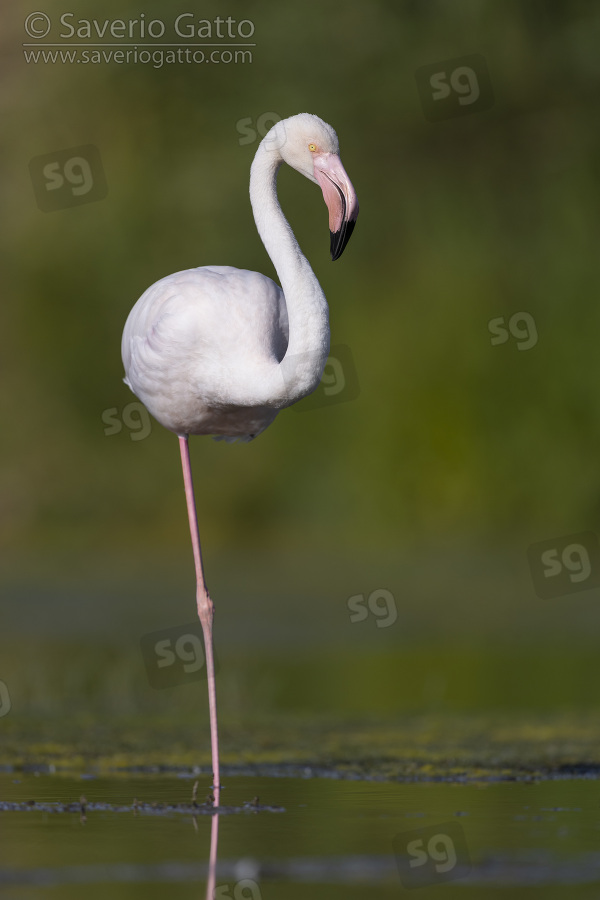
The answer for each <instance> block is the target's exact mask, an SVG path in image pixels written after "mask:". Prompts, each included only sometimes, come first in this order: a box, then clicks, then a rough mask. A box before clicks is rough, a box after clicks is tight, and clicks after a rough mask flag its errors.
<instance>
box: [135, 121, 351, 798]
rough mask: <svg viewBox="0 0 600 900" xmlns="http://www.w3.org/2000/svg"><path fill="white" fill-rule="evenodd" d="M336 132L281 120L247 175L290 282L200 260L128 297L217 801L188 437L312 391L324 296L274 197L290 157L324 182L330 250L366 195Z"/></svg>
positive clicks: (323, 353) (240, 431)
mask: <svg viewBox="0 0 600 900" xmlns="http://www.w3.org/2000/svg"><path fill="white" fill-rule="evenodd" d="M338 152H339V147H338V141H337V136H336V134H335V132H334V130H333V129H332V128H331V126H330V125H327V124H326V123H325V122H323V121H322V120H321V119H319V118H318V117H317V116H313V115H310V114H308V113H301V114H300V115H298V116H292V117H291V118H289V119H284V120H283V121H281V122H278V123H277V125H275V126H274V127H273V128H272V129H271V131H270V132H269V133H268V134H267V136H266V137H265V138H264V140H263V141H262V142H261V144H260V146H259V148H258V150H257V153H256V156H255V158H254V162H253V164H252V170H251V177H250V199H251V203H252V208H253V212H254V218H255V221H256V226H257V229H258V232H259V234H260V237H261V238H262V241H263V243H264V245H265V247H266V249H267V252H268V253H269V255H270V257H271V259H272V261H273V264H274V265H275V268H276V270H277V274H278V276H279V278H280V281H281V285H282V288H283V290H282V288H280V287H278V286H277V285H276V284H275V282H274V281H272V280H271V279H270V278H267V277H266V276H265V275H261V274H259V273H257V272H250V271H247V270H244V269H234V268H231V267H229V266H204V267H202V268H198V269H188V270H186V271H183V272H177V273H175V274H174V275H169V276H167V277H166V278H163V279H161V280H160V281H157V282H156V284H153V285H152V287H150V288H148V290H147V291H146V292H145V293H144V294H143V295H142V296H141V297H140V299H139V300H138V302H137V303H136V305H135V306H134V308H133V309H132V311H131V313H130V315H129V318H128V320H127V323H126V325H125V330H124V332H123V342H122V355H123V363H124V366H125V372H126V378H125V381H126V383H127V384H128V385H129V387H130V388H131V389H132V391H133V392H134V393H135V394H136V395H137V396H138V397H139V398H140V400H141V401H142V402H143V403H144V404H145V405H146V407H147V408H148V409H149V410H150V412H151V413H152V415H153V416H154V417H155V418H156V419H157V420H158V421H159V422H160V423H161V424H162V425H164V426H165V428H168V429H170V430H171V431H173V432H175V434H177V435H178V436H179V439H180V447H181V454H182V463H183V474H184V482H185V488H186V498H187V502H188V513H189V518H190V527H191V534H192V543H193V548H194V558H195V563H196V574H197V601H198V612H199V615H200V620H201V622H202V626H203V629H204V637H205V645H206V665H207V674H208V682H209V700H210V708H211V738H212V752H213V775H214V788H215V801H216V804H217V805H218V800H219V787H220V782H219V765H218V743H217V719H216V694H215V689H214V671H213V663H212V619H213V604H212V601H211V599H210V597H209V596H208V591H207V589H206V584H205V582H204V573H203V569H202V557H201V553H200V542H199V539H198V529H197V522H196V512H195V504H194V498H193V487H192V480H191V470H190V464H189V452H188V445H187V437H188V435H190V434H209V435H213V436H215V437H224V438H225V439H228V440H235V439H242V440H250V439H252V438H253V437H255V436H256V435H257V434H259V433H260V432H261V431H263V430H264V429H265V428H266V427H267V426H268V425H270V424H271V422H272V421H273V420H274V418H275V416H276V415H277V413H278V411H279V410H280V409H282V408H283V407H285V406H289V405H290V404H292V403H294V402H296V401H297V400H299V399H300V398H301V397H304V396H306V395H307V394H309V393H310V392H311V391H313V390H314V389H315V388H316V387H317V385H318V384H319V381H320V379H321V376H322V374H323V369H324V367H325V363H326V361H327V355H328V353H329V318H328V307H327V301H326V299H325V296H324V294H323V291H322V290H321V287H320V285H319V282H318V281H317V279H316V277H315V275H314V273H313V271H312V269H311V267H310V265H309V263H308V261H307V260H306V258H305V257H304V256H303V254H302V251H301V250H300V247H299V246H298V243H297V242H296V239H295V237H294V235H293V232H292V230H291V228H290V226H289V225H288V223H287V221H286V219H285V217H284V215H283V213H282V211H281V207H280V206H279V203H278V201H277V191H276V177H277V171H278V169H279V167H280V165H281V163H282V162H287V163H288V164H289V165H291V166H292V167H293V168H295V169H296V170H297V171H299V172H301V173H302V174H303V175H305V176H306V177H307V178H309V179H310V180H311V181H314V182H316V183H318V184H319V185H320V186H321V188H322V190H323V195H324V198H325V201H326V203H327V205H328V207H329V224H330V232H331V254H332V258H333V259H337V258H338V257H339V256H340V255H341V253H342V251H343V249H344V247H345V246H346V243H347V242H348V239H349V237H350V234H351V233H352V229H353V227H354V222H355V221H356V216H357V215H358V203H357V201H356V195H355V193H354V189H353V187H352V184H351V183H350V180H349V178H348V176H347V175H346V172H345V171H344V168H343V166H342V164H341V162H340V159H339V155H338Z"/></svg>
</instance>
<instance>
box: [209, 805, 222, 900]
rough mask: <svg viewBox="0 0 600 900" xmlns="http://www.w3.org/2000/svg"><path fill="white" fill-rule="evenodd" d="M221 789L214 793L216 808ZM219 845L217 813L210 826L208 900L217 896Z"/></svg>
mask: <svg viewBox="0 0 600 900" xmlns="http://www.w3.org/2000/svg"><path fill="white" fill-rule="evenodd" d="M220 794H221V788H220V787H217V788H215V791H214V797H215V799H214V806H215V808H216V809H218V808H219V797H220ZM218 845H219V813H215V814H214V815H213V817H212V822H211V826H210V856H209V858H208V879H207V881H206V900H213V898H214V896H215V879H216V877H217V850H218Z"/></svg>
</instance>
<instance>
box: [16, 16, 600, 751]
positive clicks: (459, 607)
mask: <svg viewBox="0 0 600 900" xmlns="http://www.w3.org/2000/svg"><path fill="white" fill-rule="evenodd" d="M43 9H44V11H45V12H46V13H47V14H48V15H49V16H50V18H51V19H52V20H53V21H54V22H56V21H57V20H58V17H59V16H60V14H61V13H63V12H64V11H65V8H64V7H61V6H59V5H58V4H57V3H54V2H47V3H45V4H44V7H43ZM30 11H31V10H30V8H29V7H28V6H26V5H23V4H14V5H13V7H12V9H11V10H10V11H5V13H4V19H5V28H4V36H3V38H2V41H3V53H2V59H3V63H2V64H3V68H4V79H3V84H4V88H3V90H2V94H1V100H0V102H1V104H2V138H1V146H2V169H3V178H2V206H3V216H2V221H1V224H0V227H1V229H2V242H1V244H2V249H1V253H2V269H3V287H4V289H3V300H2V303H1V304H0V334H1V336H2V337H1V339H2V353H1V357H0V359H1V362H0V365H1V367H2V378H1V380H0V409H1V412H2V422H3V428H2V438H1V443H0V454H1V471H0V533H1V535H2V558H1V561H0V579H1V584H0V588H1V591H2V610H3V612H2V623H3V624H2V629H1V634H0V645H1V649H2V654H1V664H0V679H2V680H3V681H4V682H5V683H6V685H7V686H8V689H9V691H10V697H11V701H12V709H11V713H10V716H5V717H4V718H3V721H2V726H1V727H2V728H7V729H8V728H12V729H14V728H18V727H19V726H18V723H19V721H20V717H26V716H27V715H30V714H31V715H32V714H36V715H38V714H41V713H43V712H47V713H52V715H54V716H55V719H54V722H55V723H58V722H59V721H60V716H59V715H58V714H59V713H61V712H63V713H66V711H67V710H75V709H80V708H81V709H83V708H87V709H88V710H92V711H93V710H95V709H97V710H100V709H102V710H104V711H106V712H114V713H125V714H128V715H130V716H131V715H133V716H135V714H136V713H141V712H142V711H143V712H145V713H148V714H150V713H151V712H152V711H153V710H156V711H160V712H161V714H165V715H170V714H172V715H179V714H181V715H182V716H184V715H185V716H189V715H193V716H194V717H197V722H198V727H199V728H200V727H203V724H204V718H203V716H204V712H203V707H202V709H200V705H201V704H204V689H203V688H202V689H201V691H199V689H198V687H197V683H196V682H194V683H193V684H192V685H191V686H187V685H186V686H182V687H180V688H173V689H169V690H165V691H162V692H161V691H155V690H153V689H152V688H151V687H149V685H148V682H147V680H146V677H145V672H144V668H143V661H142V658H141V655H140V650H139V640H140V638H141V637H142V636H143V635H144V634H146V633H147V632H149V631H155V630H157V629H160V628H170V627H173V626H175V625H179V624H183V623H186V622H191V621H193V618H194V611H195V603H194V576H193V565H192V557H191V550H190V547H189V534H188V526H187V517H186V512H185V504H184V497H183V490H182V479H181V472H180V467H179V455H178V448H177V443H176V440H175V438H174V436H173V435H172V434H170V433H168V432H166V431H164V430H163V429H162V428H161V427H160V426H158V425H157V424H156V423H153V424H152V428H151V432H150V433H149V434H148V436H147V437H145V438H144V439H142V440H138V439H135V438H136V432H135V429H133V430H131V429H130V428H128V427H127V426H126V425H123V427H122V428H121V430H120V431H119V432H118V433H114V434H109V435H107V434H105V430H106V427H107V426H106V421H105V420H103V416H105V415H106V414H107V411H111V410H112V411H113V412H115V411H116V413H115V414H116V415H117V421H118V420H120V419H121V417H123V416H124V410H125V408H126V407H127V405H128V404H130V403H131V402H132V401H133V400H134V399H135V398H133V396H132V395H131V393H130V392H129V391H128V389H127V388H126V387H125V385H124V384H123V383H122V381H121V379H122V376H123V371H122V364H121V359H120V338H121V332H122V328H123V325H124V322H125V319H126V317H127V314H128V312H129V310H130V308H131V306H132V305H133V303H134V302H135V300H136V299H137V298H138V297H139V296H140V294H141V293H142V292H143V291H144V290H145V289H146V288H147V287H148V286H149V285H150V284H152V283H153V282H154V281H156V280H157V279H159V278H161V277H163V276H164V275H167V274H169V273H171V272H175V271H178V270H180V269H184V268H188V267H192V266H199V265H204V264H228V265H234V266H238V267H240V268H249V269H256V270H258V271H261V272H264V273H265V274H268V275H270V276H271V277H276V275H275V273H274V270H273V267H272V265H271V263H270V261H269V259H268V257H267V255H266V253H265V251H264V248H263V247H262V245H261V242H260V240H259V238H258V235H257V233H256V230H255V227H254V223H253V219H252V214H251V208H250V204H249V200H248V177H249V167H250V163H251V160H252V157H253V154H254V152H255V150H256V147H257V144H258V138H259V137H260V135H257V138H256V139H252V140H248V138H247V135H248V134H249V133H252V131H253V130H255V131H256V130H258V128H259V123H260V122H264V121H266V114H272V115H276V116H279V117H286V116H288V115H293V114H295V113H297V112H301V111H309V112H314V113H316V114H318V115H319V116H321V117H322V118H324V119H325V120H326V121H328V122H330V123H331V124H332V125H333V126H334V127H335V129H336V130H337V133H338V136H339V138H340V144H341V155H342V159H343V162H344V165H345V167H346V169H347V171H348V173H349V175H350V177H351V179H352V181H353V183H354V186H355V188H356V191H357V194H358V197H359V201H360V206H361V212H360V217H359V220H358V224H357V227H356V229H355V232H354V235H353V237H352V240H351V242H350V244H349V245H348V247H347V249H346V251H345V253H344V256H343V258H342V260H341V261H339V262H337V263H336V264H335V265H332V264H331V262H330V260H329V252H328V250H329V236H328V229H327V212H326V209H325V207H324V205H323V202H322V198H321V195H320V192H319V191H318V190H317V189H316V188H315V187H314V186H313V185H310V184H309V183H308V182H306V181H305V180H303V179H301V178H300V177H299V176H298V175H297V174H296V173H294V172H291V171H289V170H288V171H282V172H281V175H280V178H279V196H280V201H281V203H282V206H283V209H284V211H285V213H286V215H287V216H288V218H289V220H290V222H291V224H292V226H293V228H294V230H295V232H296V235H297V237H298V240H299V242H300V244H301V246H302V248H303V250H304V252H305V254H306V255H307V257H308V258H309V260H310V262H311V264H312V266H313V268H314V270H315V272H316V274H317V276H318V277H319V279H320V281H321V284H322V286H323V288H324V290H325V293H326V295H327V297H328V300H329V304H330V311H331V328H332V344H333V345H340V344H342V345H345V346H346V347H347V348H349V352H350V354H351V359H352V361H353V364H354V366H355V369H356V377H357V380H358V384H359V386H360V393H359V396H358V397H357V398H356V399H353V400H348V401H347V402H340V403H332V404H330V405H325V406H322V407H320V408H317V409H306V410H305V411H303V412H298V413H296V412H295V411H293V410H288V411H285V412H283V413H282V414H281V415H280V416H279V417H278V419H277V420H276V422H275V423H274V425H273V426H272V427H271V428H270V429H268V431H267V432H265V434H263V435H262V436H260V437H259V438H258V439H257V440H256V441H254V442H253V443H251V444H249V445H239V444H235V445H227V444H224V443H222V442H221V443H215V442H213V441H211V440H210V439H201V438H198V439H193V440H192V441H191V452H192V461H193V466H194V473H195V481H196V495H197V501H198V512H199V520H200V530H201V537H202V540H203V548H204V558H205V565H206V570H207V579H208V583H209V587H210V590H211V593H212V595H213V597H214V599H215V601H216V604H217V610H218V611H217V619H216V641H217V653H218V656H219V660H220V665H221V670H220V675H219V678H220V687H219V690H220V697H221V712H222V716H223V717H224V720H225V721H227V720H229V721H230V722H231V723H232V727H235V724H236V723H239V722H240V721H242V720H243V719H249V720H250V719H252V717H258V716H260V715H262V714H265V715H267V716H268V715H270V714H271V713H273V712H274V711H280V712H281V711H287V712H290V713H292V714H293V713H294V712H298V713H300V712H302V713H303V714H310V713H311V711H315V712H316V711H318V712H320V713H323V714H324V715H326V716H334V715H338V714H339V715H347V716H349V717H352V716H357V717H364V716H368V715H372V714H374V713H375V714H380V715H382V716H384V717H394V718H397V717H398V716H401V715H402V714H405V713H407V712H409V711H410V712H420V711H433V712H436V711H440V710H450V711H452V710H473V709H487V708H490V707H492V708H496V707H498V708H500V707H502V708H506V709H513V708H521V709H530V708H537V709H545V710H549V709H550V710H553V709H559V708H560V709H563V708H572V707H579V706H588V707H589V706H595V705H596V702H597V701H596V692H595V691H594V683H595V680H597V674H598V670H597V651H596V648H595V633H596V631H597V628H598V626H599V625H600V613H599V611H598V589H597V588H594V589H592V590H587V591H582V592H577V593H571V594H567V595H563V596H556V597H553V598H551V599H540V598H539V597H537V596H536V593H535V591H534V588H533V584H532V580H531V573H530V571H529V568H528V563H527V548H528V547H529V546H530V545H531V544H533V543H536V542H540V541H546V540H548V541H549V540H551V539H554V538H556V539H557V541H558V542H560V541H561V540H562V538H563V536H566V535H570V534H577V533H580V532H583V531H592V532H594V531H595V529H597V527H598V517H599V515H600V402H599V399H598V398H599V396H600V393H599V392H600V355H599V354H598V352H597V346H598V338H599V335H600V304H599V303H598V296H597V295H598V284H599V275H600V262H599V260H600V254H599V252H598V236H599V235H598V232H599V229H598V224H599V212H598V210H599V199H600V196H599V194H600V192H599V187H598V184H599V182H598V168H599V152H600V126H599V119H598V113H599V106H600V101H599V98H600V90H599V89H600V55H599V53H598V47H599V46H600V8H599V7H598V5H597V4H594V3H592V2H570V3H567V2H533V0H530V2H527V3H518V2H514V0H506V2H504V3H502V4H491V3H487V2H483V0H472V2H463V3H461V4H455V3H451V2H449V0H447V2H441V0H440V2H434V0H430V2H424V3H416V2H404V3H398V2H392V0H388V2H383V0H375V2H371V3H364V2H362V3H361V2H356V0H347V2H345V3H344V4H342V5H340V4H339V3H336V4H334V3H329V2H319V3H317V2H314V0H306V2H304V3H302V4H297V5H296V6H290V5H282V4H275V3H266V2H262V3H261V2H258V3H255V4H252V6H251V7H250V6H249V5H248V4H242V3H237V2H235V0H232V2H231V3H230V4H229V5H228V6H227V8H226V9H225V8H224V7H223V4H221V3H217V2H210V0H207V2H205V3H203V4H202V5H201V7H194V8H192V6H185V5H182V4H181V3H177V4H175V5H174V6H171V5H169V4H167V3H166V2H164V0H163V2H156V3H145V4H144V6H143V11H144V12H145V15H146V20H150V19H151V18H156V19H163V20H164V21H165V22H167V23H168V25H169V27H170V26H171V25H172V23H173V21H174V20H175V18H176V16H177V15H178V14H179V13H182V12H187V11H190V12H193V13H194V18H197V19H206V20H214V18H215V17H216V16H217V15H221V16H226V15H230V16H232V17H233V18H235V19H236V20H238V21H239V20H241V19H249V20H251V21H252V22H253V23H254V29H255V30H254V34H253V36H252V41H253V42H255V44H256V46H255V47H254V48H253V50H252V53H253V59H252V62H251V63H245V64H234V63H232V64H208V65H194V64H174V65H164V66H162V67H161V68H155V67H153V66H152V65H148V64H146V65H144V64H141V63H138V64H137V65H135V64H130V65H127V64H125V65H118V64H114V63H112V64H98V65H94V64H89V65H67V64H58V63H57V64H54V65H52V64H42V63H38V64H37V65H36V64H26V62H25V61H24V57H23V48H22V46H21V44H22V42H23V41H24V40H25V34H24V31H23V20H24V18H25V16H26V15H27V14H28V13H29V12H30ZM139 13H140V8H139V4H134V3H129V2H127V0H121V2H120V3H116V2H103V3H101V4H94V3H90V2H84V3H81V4H78V7H77V11H76V13H75V16H74V18H75V19H78V18H80V19H86V18H87V19H94V18H96V19H99V20H104V19H114V18H119V19H124V20H128V19H135V18H137V17H139ZM54 33H56V32H54ZM217 43H219V42H218V41H217ZM474 53H476V54H480V55H481V56H483V57H484V59H485V61H486V63H487V67H488V69H489V74H490V79H491V83H492V86H493V102H491V103H490V104H489V105H488V107H487V108H485V109H482V110H481V111H478V110H474V111H473V112H472V113H471V114H469V115H459V116H455V117H449V118H447V119H444V120H442V121H435V122H432V121H429V120H428V119H427V118H426V117H425V115H424V111H423V107H422V104H421V99H420V97H419V92H418V90H417V82H416V79H415V72H416V70H417V69H419V68H420V67H422V66H427V65H433V64H435V63H437V62H438V61H440V68H441V69H442V68H443V65H442V64H443V63H444V61H447V60H456V59H459V60H460V58H461V57H463V56H468V55H470V54H474ZM261 117H263V118H262V119H261ZM87 144H93V145H95V146H96V147H97V148H98V150H99V153H100V156H101V159H102V164H103V167H104V172H105V175H106V181H107V185H108V194H107V196H106V198H104V199H101V200H97V201H96V202H90V203H87V204H82V205H80V206H76V207H70V208H65V209H61V210H58V211H54V212H42V211H41V210H40V209H39V207H38V205H37V203H36V197H35V193H34V186H33V185H32V180H31V177H30V172H29V168H28V166H29V162H30V160H31V159H34V158H35V157H38V156H41V155H46V154H51V153H53V152H54V151H62V150H65V149H68V148H70V147H79V146H82V145H87ZM519 312H520V313H523V312H524V313H527V314H528V316H529V317H531V320H533V321H534V322H535V328H536V332H537V342H535V345H534V346H532V347H530V348H529V349H527V350H526V351H525V352H523V349H522V348H521V349H519V341H518V340H517V338H516V337H515V336H510V337H509V339H508V340H507V341H506V342H505V343H502V344H497V345H494V344H492V338H493V334H492V333H491V332H490V329H489V327H488V323H489V322H490V321H491V320H493V319H499V318H503V319H504V320H505V322H508V321H509V319H510V318H511V316H513V315H514V314H515V313H519ZM528 321H529V320H528ZM520 327H523V326H522V324H521V326H520ZM136 427H137V424H136ZM137 436H139V435H137ZM378 589H384V590H386V591H389V592H390V594H391V595H392V596H393V598H394V602H395V605H396V610H397V619H396V621H395V622H394V623H393V624H390V625H389V627H378V621H377V617H376V616H375V615H369V616H368V617H367V618H365V619H363V620H362V621H356V622H352V621H351V619H350V616H351V613H350V610H349V608H348V600H349V598H351V597H353V596H356V595H361V594H362V595H363V596H364V597H365V598H367V597H368V596H369V595H370V594H371V593H372V592H373V591H375V590H378ZM199 693H201V694H202V698H201V701H199V700H198V694H199ZM201 723H202V725H201ZM55 728H56V729H57V730H60V728H59V725H58V724H55ZM205 738H206V747H205V746H204V743H203V744H202V752H203V753H204V751H205V750H207V749H208V738H207V735H204V731H203V738H202V741H203V742H204V739H205Z"/></svg>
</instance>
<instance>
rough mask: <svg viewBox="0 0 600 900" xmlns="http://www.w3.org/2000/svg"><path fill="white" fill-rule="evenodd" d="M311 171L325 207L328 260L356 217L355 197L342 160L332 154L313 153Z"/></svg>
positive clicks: (346, 238)
mask: <svg viewBox="0 0 600 900" xmlns="http://www.w3.org/2000/svg"><path fill="white" fill-rule="evenodd" d="M314 174H315V178H316V180H317V182H318V183H319V185H320V186H321V190H322V191H323V198H324V200H325V203H326V204H327V208H328V209H329V232H330V234H331V259H332V260H336V259H339V258H340V256H341V255H342V253H343V252H344V247H345V246H346V244H347V243H348V241H349V240H350V235H351V234H352V232H353V230H354V225H355V224H356V219H357V216H358V200H357V199H356V193H355V191H354V188H353V187H352V182H351V181H350V179H349V178H348V175H347V174H346V170H345V169H344V167H343V165H342V161H341V159H340V158H339V156H336V154H335V153H315V155H314Z"/></svg>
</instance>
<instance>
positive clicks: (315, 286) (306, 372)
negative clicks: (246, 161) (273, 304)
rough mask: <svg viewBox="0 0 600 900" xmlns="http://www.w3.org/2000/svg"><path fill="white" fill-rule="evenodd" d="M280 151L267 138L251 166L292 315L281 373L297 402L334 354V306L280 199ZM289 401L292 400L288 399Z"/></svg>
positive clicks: (261, 226)
mask: <svg viewBox="0 0 600 900" xmlns="http://www.w3.org/2000/svg"><path fill="white" fill-rule="evenodd" d="M282 162H283V160H282V158H281V155H280V154H279V151H277V150H272V149H269V148H268V146H266V145H265V141H263V142H262V143H261V144H260V146H259V148H258V150H257V152H256V156H255V157H254V161H253V163H252V168H251V170H250V202H251V203H252V211H253V213H254V220H255V222H256V227H257V229H258V233H259V235H260V238H261V240H262V242H263V244H264V245H265V249H266V251H267V253H268V254H269V256H270V257H271V260H272V262H273V265H274V266H275V269H276V270H277V275H278V276H279V280H280V282H281V287H282V289H283V293H284V295H285V302H286V306H287V312H288V321H289V344H288V349H287V353H286V355H285V357H284V359H283V361H282V362H281V364H280V365H279V367H278V369H279V371H278V373H277V375H276V379H277V381H278V382H279V383H281V378H282V376H283V387H284V395H285V397H286V398H287V400H289V402H290V403H293V402H294V401H295V400H298V399H300V398H301V397H304V396H306V394H309V393H310V392H311V391H312V390H314V388H315V387H316V386H317V385H318V383H319V381H320V380H321V376H322V374H323V369H324V368H325V363H326V362H327V356H328V354H329V309H328V306H327V300H326V299H325V294H324V293H323V291H322V289H321V285H320V284H319V282H318V281H317V278H316V276H315V274H314V272H313V270H312V269H311V267H310V264H309V262H308V260H307V259H306V257H305V256H304V254H303V253H302V251H301V249H300V246H299V245H298V242H297V240H296V238H295V237H294V232H293V231H292V229H291V228H290V225H289V223H288V221H287V219H286V218H285V216H284V214H283V212H282V210H281V207H280V205H279V201H278V199H277V172H278V170H279V167H280V166H281V163H282ZM285 405H287V403H286V404H285Z"/></svg>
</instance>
